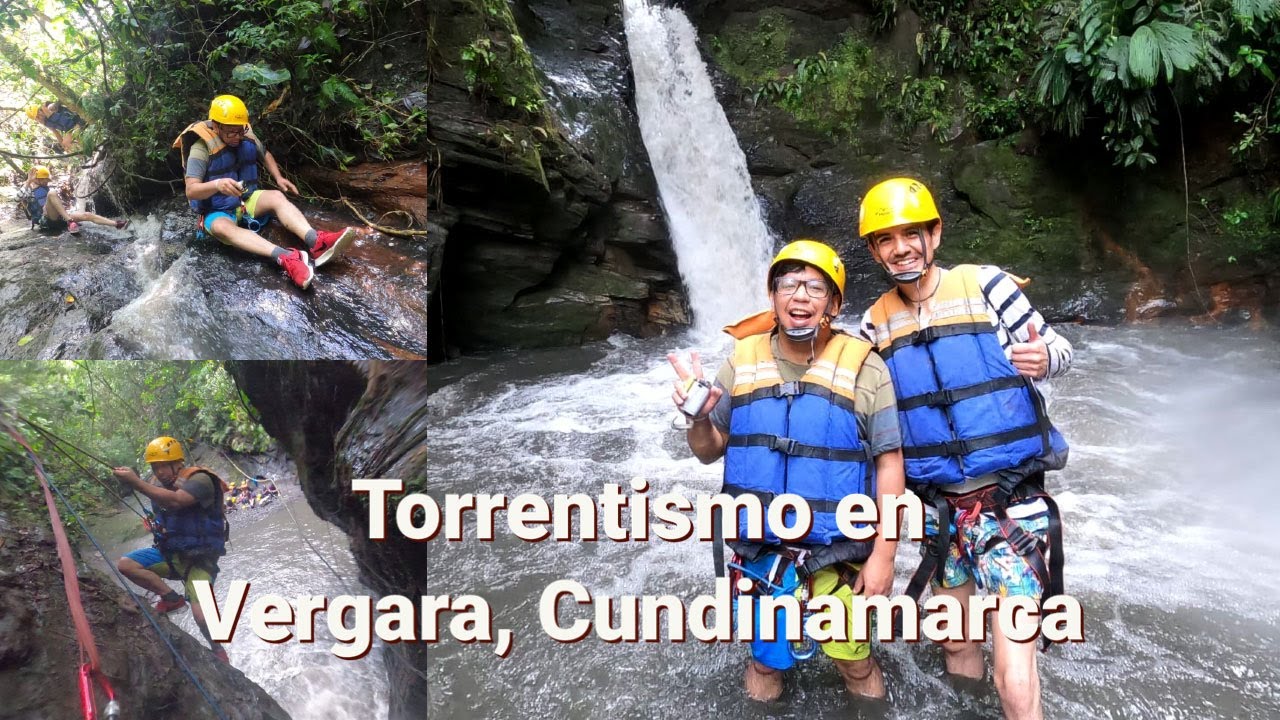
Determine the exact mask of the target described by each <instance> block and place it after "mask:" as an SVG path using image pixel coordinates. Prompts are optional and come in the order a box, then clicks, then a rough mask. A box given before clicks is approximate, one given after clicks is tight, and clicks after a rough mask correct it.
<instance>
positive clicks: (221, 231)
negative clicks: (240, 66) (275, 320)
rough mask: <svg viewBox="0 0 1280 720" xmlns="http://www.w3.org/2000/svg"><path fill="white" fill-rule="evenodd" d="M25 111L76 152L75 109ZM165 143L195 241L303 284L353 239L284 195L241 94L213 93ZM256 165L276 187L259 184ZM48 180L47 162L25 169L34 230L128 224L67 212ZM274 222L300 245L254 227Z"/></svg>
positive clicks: (52, 105)
mask: <svg viewBox="0 0 1280 720" xmlns="http://www.w3.org/2000/svg"><path fill="white" fill-rule="evenodd" d="M27 115H28V116H29V117H30V118H31V119H32V120H33V121H35V122H38V123H40V124H41V125H43V126H45V127H46V128H48V129H49V130H50V131H51V132H53V133H54V135H55V137H56V138H57V140H58V142H59V144H60V145H61V146H62V147H63V149H64V150H65V151H66V152H68V153H72V152H75V151H77V149H78V148H79V139H78V128H80V127H82V126H84V125H85V121H84V120H83V119H82V118H80V117H79V116H78V115H76V114H75V113H73V112H71V111H70V110H69V109H67V108H64V107H62V105H61V104H60V103H56V102H46V103H39V104H36V105H32V106H31V107H29V108H28V109H27ZM172 148H173V149H174V150H175V151H176V152H177V153H178V154H179V156H180V159H181V164H182V167H183V184H184V191H185V194H186V197H187V201H188V202H189V203H190V205H191V208H192V210H193V211H195V213H196V214H197V215H198V216H199V226H198V230H197V233H196V237H197V239H203V238H204V237H206V236H212V237H214V238H215V239H217V240H218V242H220V243H222V244H224V245H228V246H230V247H234V248H236V249H238V250H241V251H244V252H248V253H251V254H253V255H257V256H260V257H263V258H267V259H269V260H270V261H271V262H273V263H275V264H276V265H277V266H279V267H280V268H281V270H283V271H284V273H285V275H286V276H287V277H288V278H289V280H290V281H291V282H292V283H293V284H294V285H296V286H298V287H299V288H301V289H303V290H305V289H307V288H309V287H310V286H311V283H312V281H313V280H314V279H315V271H316V269H318V268H320V267H321V266H323V265H325V264H327V263H329V262H331V261H333V260H335V259H337V258H338V257H340V256H341V255H342V253H343V252H345V251H346V250H347V249H348V248H349V247H351V244H352V243H353V242H354V241H355V240H356V237H357V232H356V230H355V229H354V228H350V227H345V228H340V229H337V230H317V229H315V228H314V227H312V225H311V224H310V222H308V221H307V219H306V218H305V217H304V216H303V215H302V211H300V210H299V209H298V208H297V206H295V205H294V204H293V202H292V201H290V200H289V199H288V197H287V195H294V196H296V195H298V188H297V186H296V185H294V184H293V182H291V181H290V180H288V179H287V178H285V176H284V174H283V173H282V172H281V170H280V166H279V164H278V163H277V162H276V159H275V157H274V156H273V155H272V154H271V153H270V152H269V151H268V150H267V148H266V145H265V144H263V142H262V140H260V139H259V138H258V137H257V136H256V135H255V134H254V132H253V128H252V127H251V126H250V124H249V111H248V108H247V107H246V106H245V104H244V102H243V101H242V100H241V99H240V98H238V97H236V96H234V95H219V96H217V97H215V98H214V99H213V101H212V102H211V103H210V104H209V112H208V117H207V118H206V119H203V120H199V121H196V122H194V123H191V124H190V125H188V126H187V127H186V128H185V129H184V130H183V131H182V132H181V133H179V135H178V137H177V139H175V140H174V141H173V144H172ZM260 165H261V167H262V168H264V169H265V170H266V174H268V175H269V176H270V178H271V180H272V182H273V183H274V185H275V187H276V188H277V189H275V190H266V189H262V188H261V187H260V183H259V166H260ZM51 180H52V172H51V170H50V168H49V167H48V166H46V165H35V166H32V167H31V168H29V170H28V177H27V183H26V186H25V188H24V190H25V196H24V201H23V208H24V210H25V211H26V213H27V216H28V217H29V218H30V220H31V224H32V227H33V228H39V229H40V230H41V231H43V232H47V233H51V234H61V233H62V232H64V231H67V232H71V233H72V234H75V233H78V232H80V226H79V223H82V222H91V223H95V224H98V225H106V226H109V227H115V228H116V229H121V230H123V229H124V228H125V227H127V226H128V224H129V220H128V219H120V220H112V219H109V218H105V217H102V216H100V215H96V214H93V213H88V212H72V211H69V210H68V209H67V208H66V207H65V205H64V203H63V201H62V200H61V199H60V198H59V196H58V193H57V192H52V191H51V190H50V188H49V184H50V182H51ZM273 220H274V221H276V222H278V223H279V225H280V226H281V227H283V228H284V229H285V230H286V231H288V232H289V233H290V234H292V235H294V236H296V237H297V239H298V241H299V242H300V243H301V245H302V246H303V247H301V248H297V247H293V248H284V247H281V246H279V245H276V244H275V243H273V242H271V241H270V240H267V239H266V238H265V237H263V235H262V234H261V232H262V231H263V230H265V229H266V228H267V226H268V225H269V224H270V223H271V222H272V221H273Z"/></svg>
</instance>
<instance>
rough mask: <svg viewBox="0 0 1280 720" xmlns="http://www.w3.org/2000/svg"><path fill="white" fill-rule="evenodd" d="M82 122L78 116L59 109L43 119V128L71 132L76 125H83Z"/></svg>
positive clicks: (62, 108) (64, 109)
mask: <svg viewBox="0 0 1280 720" xmlns="http://www.w3.org/2000/svg"><path fill="white" fill-rule="evenodd" d="M83 124H84V121H83V120H81V119H80V116H79V115H76V114H75V113H73V112H71V111H70V110H68V109H66V108H64V107H60V108H58V109H57V110H56V111H54V113H53V114H52V115H50V116H49V117H47V118H45V120H44V126H45V127H47V128H50V129H53V130H57V131H58V132H71V130H72V129H74V128H75V126H76V125H83Z"/></svg>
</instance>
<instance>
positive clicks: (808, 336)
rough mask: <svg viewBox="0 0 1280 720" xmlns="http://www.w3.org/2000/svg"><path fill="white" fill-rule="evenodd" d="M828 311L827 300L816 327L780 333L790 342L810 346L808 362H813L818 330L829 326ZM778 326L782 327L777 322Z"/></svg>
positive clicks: (829, 302)
mask: <svg viewBox="0 0 1280 720" xmlns="http://www.w3.org/2000/svg"><path fill="white" fill-rule="evenodd" d="M830 309H831V301H830V300H827V304H826V305H825V306H823V308H822V317H821V318H819V319H818V324H817V325H814V326H813V327H802V328H785V329H783V331H782V333H783V334H784V335H786V336H787V338H788V339H790V340H794V341H796V342H807V343H809V344H810V348H809V349H810V353H809V360H810V362H812V361H813V352H812V350H813V347H812V346H813V345H814V344H815V343H816V342H817V340H818V330H820V329H822V328H824V327H826V326H827V325H830V324H831V320H832V316H831V313H829V312H827V310H830ZM778 325H782V323H781V322H779V323H778Z"/></svg>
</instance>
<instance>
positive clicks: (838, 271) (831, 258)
mask: <svg viewBox="0 0 1280 720" xmlns="http://www.w3.org/2000/svg"><path fill="white" fill-rule="evenodd" d="M788 260H790V261H793V262H802V263H806V264H808V265H812V266H814V267H815V268H817V269H818V271H819V272H821V273H822V274H823V275H826V276H827V279H828V280H830V281H831V282H832V283H833V284H834V285H835V286H836V291H837V292H839V293H840V297H844V263H843V262H841V261H840V256H839V255H837V254H836V251H835V250H832V249H831V248H829V247H827V246H826V245H823V244H822V243H820V242H818V241H816V240H796V241H795V242H792V243H789V244H788V245H787V246H786V247H784V248H782V249H781V250H779V251H778V254H777V255H775V256H774V258H773V262H771V263H769V292H773V269H774V268H775V267H777V266H778V263H782V262H786V261H788Z"/></svg>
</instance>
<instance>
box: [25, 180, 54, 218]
mask: <svg viewBox="0 0 1280 720" xmlns="http://www.w3.org/2000/svg"><path fill="white" fill-rule="evenodd" d="M48 197H49V186H47V185H37V186H36V189H35V190H32V191H31V197H29V198H27V217H29V218H31V224H32V225H35V224H36V223H38V222H40V220H41V219H42V218H44V201H45V200H46V199H48Z"/></svg>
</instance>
